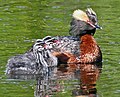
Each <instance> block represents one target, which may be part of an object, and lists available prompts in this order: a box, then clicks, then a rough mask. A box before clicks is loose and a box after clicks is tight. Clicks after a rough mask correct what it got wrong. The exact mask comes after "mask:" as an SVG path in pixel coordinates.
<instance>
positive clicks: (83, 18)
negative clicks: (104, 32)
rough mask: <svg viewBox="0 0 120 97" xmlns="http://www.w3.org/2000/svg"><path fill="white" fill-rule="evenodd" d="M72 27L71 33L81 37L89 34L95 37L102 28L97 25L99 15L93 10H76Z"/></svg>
mask: <svg viewBox="0 0 120 97" xmlns="http://www.w3.org/2000/svg"><path fill="white" fill-rule="evenodd" d="M70 25H71V27H70V31H69V33H70V35H73V36H81V35H84V34H87V33H88V34H92V35H94V33H95V30H96V28H100V27H99V26H98V25H97V15H96V13H95V12H94V11H93V10H92V9H91V8H88V9H87V10H86V12H84V11H82V10H79V9H78V10H75V11H74V12H73V19H72V21H71V23H70Z"/></svg>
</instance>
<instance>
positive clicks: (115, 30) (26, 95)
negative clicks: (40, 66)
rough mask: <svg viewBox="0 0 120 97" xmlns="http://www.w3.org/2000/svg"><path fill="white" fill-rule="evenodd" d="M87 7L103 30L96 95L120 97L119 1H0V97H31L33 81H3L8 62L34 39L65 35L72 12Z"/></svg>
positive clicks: (100, 38) (23, 50)
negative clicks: (100, 72) (94, 13)
mask: <svg viewBox="0 0 120 97" xmlns="http://www.w3.org/2000/svg"><path fill="white" fill-rule="evenodd" d="M87 7H92V8H93V9H94V10H95V11H96V13H97V15H98V19H99V24H100V25H101V26H102V27H103V30H97V32H96V34H95V38H96V40H97V42H98V44H99V45H100V47H101V49H102V53H103V70H102V74H101V76H100V79H99V80H98V82H97V90H98V94H99V95H100V96H101V97H120V96H119V95H120V74H119V73H120V71H119V69H120V66H119V65H120V55H119V54H120V51H119V49H120V36H119V31H120V27H119V26H120V25H119V23H120V10H119V9H120V0H0V97H34V89H35V81H34V80H29V81H22V80H8V79H6V76H5V74H4V71H5V68H6V67H5V66H6V63H7V60H8V58H10V57H11V56H13V55H16V54H20V53H24V52H25V51H26V50H28V48H29V47H30V46H31V44H32V43H33V41H34V39H37V38H42V37H44V36H46V35H51V36H55V35H68V29H69V23H70V20H71V14H72V12H73V10H75V9H78V8H80V9H82V10H85V9H86V8H87ZM60 97H69V96H67V94H65V95H64V94H62V96H60Z"/></svg>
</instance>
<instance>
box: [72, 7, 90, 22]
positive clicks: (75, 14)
mask: <svg viewBox="0 0 120 97" xmlns="http://www.w3.org/2000/svg"><path fill="white" fill-rule="evenodd" d="M73 18H75V19H77V20H81V21H85V22H87V21H89V18H88V16H87V14H86V13H85V12H84V11H82V10H80V9H78V10H75V11H74V12H73Z"/></svg>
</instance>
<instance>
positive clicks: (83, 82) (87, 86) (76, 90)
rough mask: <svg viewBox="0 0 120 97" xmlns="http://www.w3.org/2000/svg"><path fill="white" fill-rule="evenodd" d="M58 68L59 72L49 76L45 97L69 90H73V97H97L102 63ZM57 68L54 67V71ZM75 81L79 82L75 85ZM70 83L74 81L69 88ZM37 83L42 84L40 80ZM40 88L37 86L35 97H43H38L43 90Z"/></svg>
mask: <svg viewBox="0 0 120 97" xmlns="http://www.w3.org/2000/svg"><path fill="white" fill-rule="evenodd" d="M56 68H57V70H54V73H53V72H52V73H51V75H49V78H48V82H47V84H46V87H47V88H46V90H45V91H44V93H43V94H44V95H43V97H52V96H53V95H54V92H61V93H62V92H65V89H66V91H67V89H69V88H71V91H72V92H71V93H72V97H81V96H82V97H84V96H85V97H97V89H96V83H97V80H98V79H99V76H100V73H101V70H102V63H95V64H67V65H66V64H61V65H60V66H59V67H56ZM56 68H55V67H54V69H56ZM52 70H53V69H52ZM74 80H77V82H76V83H75V81H74ZM70 81H72V82H71V83H72V86H71V87H70V86H69V85H68V88H67V85H66V84H68V83H70ZM37 82H40V79H38V80H37ZM65 82H67V83H65ZM38 87H40V85H39V83H38V84H37V85H36V91H35V93H36V95H37V96H35V97H41V96H38V93H39V95H41V94H40V91H41V89H40V88H38ZM48 95H49V96H48Z"/></svg>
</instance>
